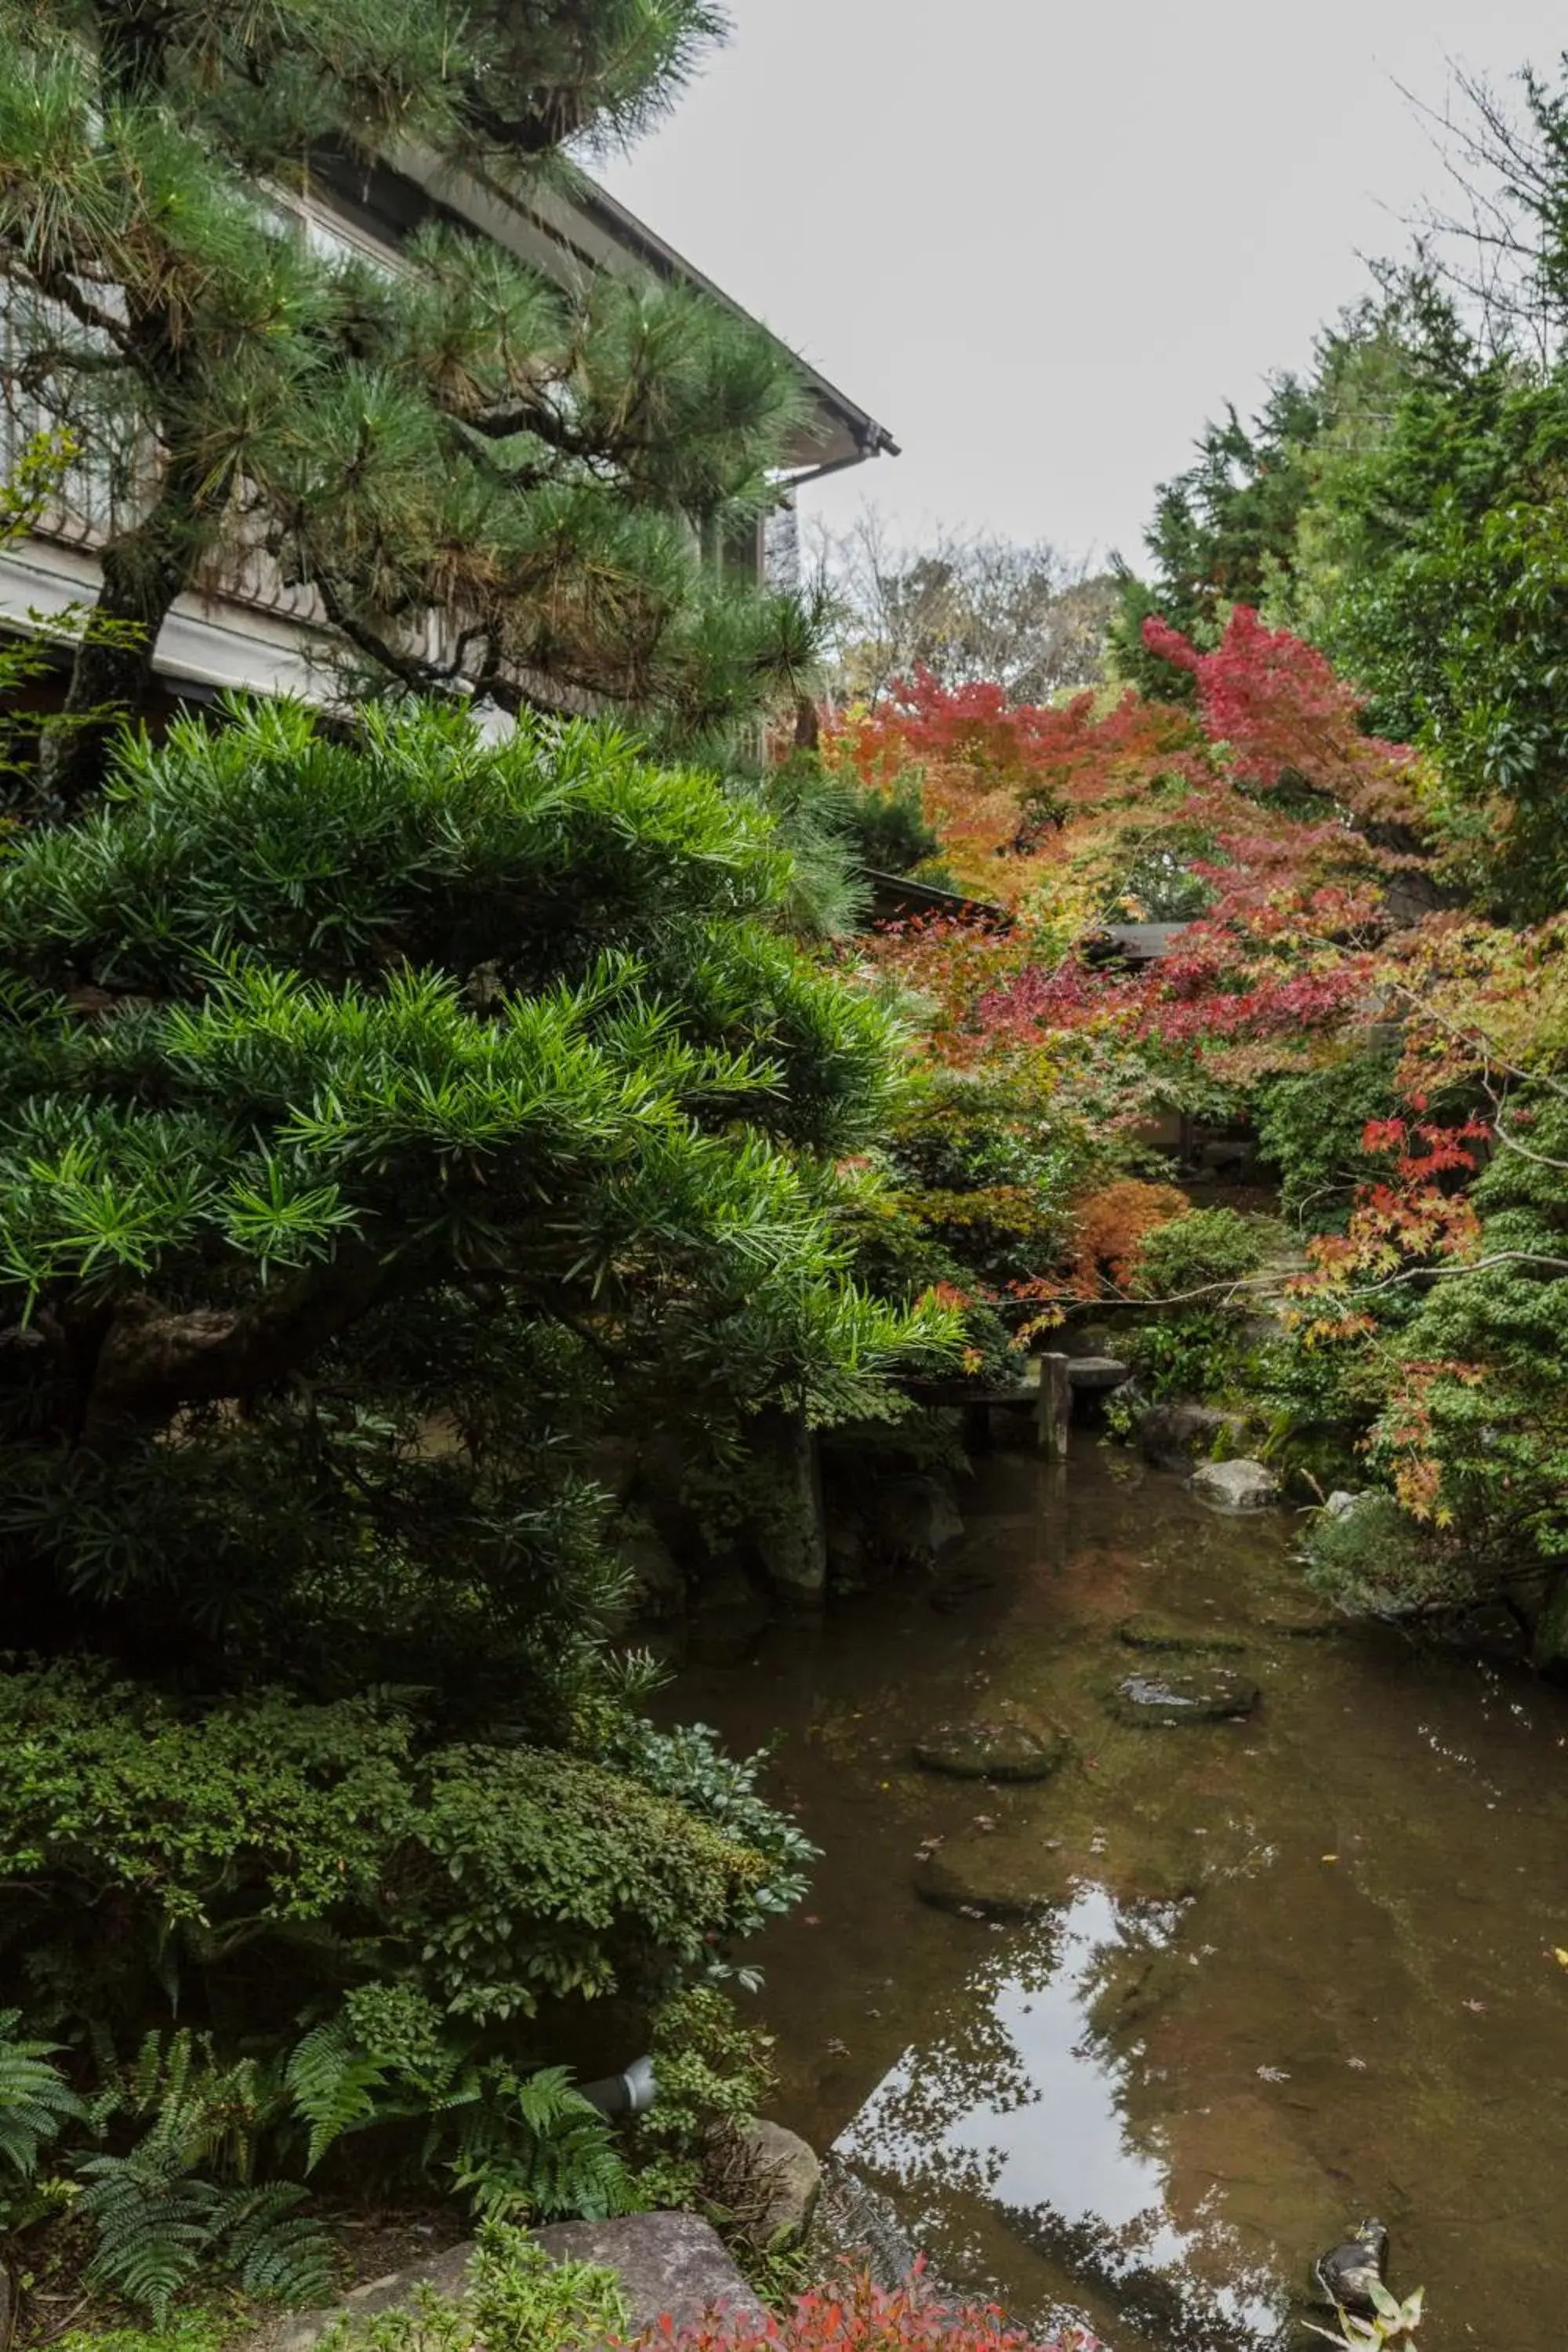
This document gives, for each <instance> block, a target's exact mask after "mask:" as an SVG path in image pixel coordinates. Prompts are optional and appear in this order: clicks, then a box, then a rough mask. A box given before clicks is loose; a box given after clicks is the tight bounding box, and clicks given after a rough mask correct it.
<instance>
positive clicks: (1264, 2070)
mask: <svg viewBox="0 0 1568 2352" xmlns="http://www.w3.org/2000/svg"><path fill="white" fill-rule="evenodd" d="M1289 2080H1290V2077H1289V2074H1288V2073H1287V2072H1286V2070H1285V2068H1284V2067H1283V2066H1259V2068H1258V2081H1259V2082H1260V2083H1288V2082H1289Z"/></svg>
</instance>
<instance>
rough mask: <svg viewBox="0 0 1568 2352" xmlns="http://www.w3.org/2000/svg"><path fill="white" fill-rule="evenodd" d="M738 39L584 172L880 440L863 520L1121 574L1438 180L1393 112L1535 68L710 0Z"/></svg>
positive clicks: (1150, 7) (858, 480) (1486, 25)
mask: <svg viewBox="0 0 1568 2352" xmlns="http://www.w3.org/2000/svg"><path fill="white" fill-rule="evenodd" d="M731 15H732V16H733V19H734V26H735V30H734V37H733V39H732V41H731V44H730V46H729V47H728V48H727V49H725V50H724V51H722V52H721V53H720V54H719V55H718V56H717V57H716V58H713V59H712V60H711V61H710V64H709V66H708V68H707V69H706V71H705V72H704V74H703V76H702V78H701V79H700V81H699V82H698V83H697V84H696V86H695V87H694V88H693V89H691V90H690V92H689V94H688V96H687V97H686V98H685V99H684V100H683V101H682V102H681V105H680V107H679V110H678V111H677V112H676V113H675V115H674V116H673V117H672V118H671V120H670V121H669V122H668V125H667V126H666V127H664V128H662V129H661V130H659V131H658V132H656V133H655V134H654V136H653V137H652V138H650V139H648V140H646V141H644V142H642V143H641V144H640V145H639V146H638V147H637V149H636V150H634V152H632V154H631V155H630V156H629V157H627V158H626V159H625V160H624V161H617V162H616V163H614V164H613V165H612V166H611V167H610V168H608V169H607V170H605V171H604V172H603V173H601V176H602V177H603V178H604V179H605V180H606V181H607V183H608V184H609V185H610V186H611V187H612V189H613V190H614V191H615V193H616V194H617V195H618V196H620V197H621V199H622V200H623V202H625V203H626V204H628V205H630V206H631V207H632V209H633V210H634V211H635V212H637V213H639V214H640V215H642V217H643V218H644V219H645V220H647V222H648V223H649V224H650V226H653V227H655V228H657V229H658V231H659V232H660V234H661V235H662V236H666V237H668V239H669V240H670V241H671V242H672V243H673V244H674V245H676V246H677V247H679V249H680V250H681V251H682V252H683V253H684V254H686V255H687V256H688V257H689V259H690V260H692V261H694V262H695V263H697V265H698V266H699V267H700V268H702V269H704V270H706V271H707V272H708V274H709V275H710V277H712V278H717V279H718V281H719V283H720V284H721V286H723V287H724V289H726V291H728V292H729V293H731V294H733V295H734V296H735V297H736V298H737V299H740V300H741V301H742V302H744V303H745V304H746V305H747V307H748V308H750V309H752V310H755V311H757V312H758V313H759V314H760V315H761V316H762V317H763V318H764V319H765V320H767V321H768V324H769V325H770V326H771V327H773V328H774V329H775V330H776V331H777V332H778V333H780V334H781V335H783V336H784V338H785V340H786V341H789V342H791V343H793V344H794V345H795V347H796V349H798V350H800V351H802V352H805V355H806V357H807V358H808V359H810V360H811V361H812V362H814V363H815V364H816V366H817V367H819V368H820V369H821V370H822V371H823V373H825V374H826V375H827V376H828V377H829V378H830V379H831V380H832V381H833V382H834V383H837V385H838V386H839V387H840V388H841V389H842V390H843V391H845V392H847V393H848V394H850V396H851V397H852V398H853V399H855V400H857V401H858V403H859V404H861V406H862V407H864V408H868V409H869V410H870V412H871V414H872V415H874V416H876V417H877V418H878V419H879V421H881V422H882V423H884V424H886V425H888V426H889V429H890V430H891V431H892V433H893V434H894V436H895V437H896V438H897V439H898V440H899V441H900V443H901V444H902V446H903V452H904V454H903V456H902V457H899V458H892V459H889V458H882V459H881V460H879V462H878V463H877V464H876V465H874V466H867V467H858V468H856V469H855V470H854V471H853V472H852V473H850V474H848V475H846V476H843V477H840V478H839V479H838V480H837V482H835V483H830V484H824V485H823V486H822V487H821V488H818V489H816V490H814V491H812V492H810V493H808V494H807V495H808V499H809V503H810V509H811V510H812V511H815V512H816V513H819V514H822V515H825V516H826V517H827V518H828V519H829V520H831V521H833V522H834V523H835V524H836V525H837V523H839V522H842V521H843V520H847V518H848V517H849V516H850V515H851V514H852V513H853V512H854V510H855V509H856V508H857V507H858V505H859V504H860V503H861V502H862V501H863V500H864V499H867V498H872V499H875V500H876V502H877V503H878V505H879V506H880V507H881V508H882V509H883V510H884V512H885V513H886V514H887V515H888V517H889V520H890V521H891V522H892V523H893V525H894V527H895V530H896V531H897V533H898V534H899V535H900V536H901V537H903V538H905V539H907V540H911V541H913V540H918V538H919V536H920V534H921V530H922V528H923V527H925V526H927V525H929V524H930V523H931V521H932V520H942V521H943V522H946V523H948V524H952V525H960V526H967V527H971V528H975V529H983V530H994V531H998V532H1002V533H1005V534H1006V535H1008V536H1010V537H1014V538H1018V539H1031V538H1036V537H1045V538H1051V539H1055V540H1056V541H1058V543H1061V544H1063V545H1065V546H1067V547H1069V548H1071V549H1073V550H1075V551H1080V552H1081V551H1088V550H1090V549H1093V550H1096V551H1099V552H1100V554H1103V553H1104V552H1105V551H1107V550H1109V549H1111V548H1120V549H1121V551H1123V552H1124V553H1126V554H1127V555H1129V556H1130V557H1131V558H1132V559H1133V560H1134V561H1136V560H1138V558H1139V557H1140V556H1141V553H1142V549H1141V544H1140V541H1141V533H1142V526H1143V524H1144V522H1145V520H1147V517H1148V514H1149V510H1150V506H1151V501H1152V490H1153V488H1154V485H1155V484H1156V483H1157V482H1158V481H1160V480H1162V479H1163V478H1166V477H1167V476H1169V475H1170V474H1172V473H1173V472H1176V471H1178V470H1179V469H1180V468H1181V467H1182V466H1183V465H1184V464H1185V463H1186V462H1187V457H1188V452H1189V448H1190V444H1191V441H1192V438H1193V436H1194V433H1196V432H1197V431H1198V429H1199V428H1200V426H1201V425H1202V423H1203V420H1204V418H1205V415H1213V414H1215V412H1216V411H1217V410H1219V409H1220V408H1221V407H1222V405H1223V404H1224V402H1225V401H1226V398H1227V397H1228V398H1232V399H1235V400H1236V401H1237V403H1238V404H1240V405H1241V406H1242V407H1243V408H1244V409H1245V408H1246V407H1247V405H1248V404H1251V403H1252V402H1253V401H1254V399H1255V398H1256V396H1257V394H1258V392H1259V390H1260V387H1261V381H1262V379H1263V378H1264V377H1265V376H1266V375H1267V374H1268V373H1269V372H1270V371H1271V370H1274V369H1278V368H1280V367H1289V366H1290V365H1292V364H1295V365H1300V363H1301V362H1303V361H1304V360H1305V359H1306V358H1307V356H1308V354H1309V352H1310V346H1311V340H1312V334H1313V331H1314V329H1315V328H1316V327H1317V325H1318V324H1319V322H1320V321H1321V320H1323V319H1325V318H1327V317H1329V316H1331V314H1332V313H1333V312H1335V311H1336V310H1338V309H1339V308H1340V307H1341V306H1342V304H1343V303H1345V302H1346V301H1349V300H1350V299H1352V298H1353V297H1354V296H1355V295H1356V294H1357V293H1358V292H1359V291H1360V290H1361V289H1362V288H1363V285H1364V283H1365V273H1364V270H1363V265H1362V263H1361V261H1360V260H1359V259H1358V255H1363V254H1379V253H1390V252H1394V251H1397V250H1399V249H1401V247H1403V246H1404V244H1405V231H1404V228H1403V226H1402V224H1403V223H1404V221H1405V219H1406V218H1407V217H1408V216H1409V215H1410V214H1411V212H1412V211H1413V209H1414V208H1415V205H1416V203H1417V201H1418V199H1419V198H1420V197H1421V196H1422V195H1423V194H1434V193H1436V192H1437V189H1438V186H1439V182H1440V167H1439V165H1438V163H1437V161H1436V156H1435V155H1434V153H1433V152H1432V149H1431V146H1430V143H1429V134H1428V132H1427V131H1425V130H1424V129H1423V127H1422V126H1421V124H1420V123H1419V122H1418V121H1416V120H1415V119H1414V118H1413V116H1412V113H1411V110H1410V109H1409V107H1408V106H1407V104H1406V102H1405V100H1404V98H1402V96H1401V95H1400V91H1399V89H1398V87H1397V85H1398V84H1401V83H1403V84H1405V86H1407V87H1409V88H1412V89H1415V90H1417V91H1418V92H1419V93H1420V94H1421V95H1422V96H1423V97H1424V98H1426V100H1429V101H1430V102H1432V103H1434V104H1436V105H1437V106H1439V107H1440V106H1441V105H1442V104H1443V102H1444V100H1445V94H1446V91H1447V83H1448V65H1447V61H1448V60H1449V59H1450V58H1456V59H1458V61H1460V62H1461V63H1462V64H1463V65H1465V66H1466V67H1467V68H1470V69H1472V70H1476V71H1479V72H1482V73H1485V74H1488V75H1489V76H1491V77H1493V78H1494V79H1498V80H1501V79H1506V77H1508V76H1509V75H1510V74H1511V73H1512V72H1513V71H1514V70H1515V69H1516V68H1518V67H1519V66H1520V65H1521V63H1522V62H1524V61H1525V60H1526V59H1529V60H1530V61H1531V62H1532V63H1533V64H1535V65H1537V66H1538V67H1542V68H1552V67H1554V65H1555V61H1556V59H1557V57H1558V54H1559V51H1560V50H1561V48H1562V47H1563V45H1564V43H1565V42H1568V17H1565V16H1564V15H1563V11H1562V10H1561V9H1560V8H1551V7H1548V6H1547V5H1544V0H1468V5H1460V0H1318V5H1317V6H1316V7H1315V8H1312V9H1306V8H1301V7H1286V6H1284V5H1281V0H1184V5H1169V0H1163V4H1162V5H1155V0H1119V5H1114V6H1110V5H1105V0H1098V5H1097V0H1079V5H1074V6H1067V5H1061V0H731Z"/></svg>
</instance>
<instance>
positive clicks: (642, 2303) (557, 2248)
mask: <svg viewBox="0 0 1568 2352" xmlns="http://www.w3.org/2000/svg"><path fill="white" fill-rule="evenodd" d="M533 2236H534V2238H535V2239H536V2241H537V2242H538V2243H539V2244H540V2245H541V2246H542V2247H543V2249H544V2251H545V2252H546V2253H547V2254H548V2255H549V2256H550V2257H551V2260H552V2262H557V2263H567V2262H572V2263H603V2264H604V2265H605V2268H607V2269H609V2270H613V2271H614V2272H615V2273H616V2277H617V2278H618V2280H619V2281H620V2287H621V2293H622V2294H623V2295H624V2296H625V2297H626V2308H627V2311H628V2312H629V2314H630V2318H631V2325H630V2328H629V2330H628V2333H629V2334H630V2335H632V2336H640V2335H641V2334H642V2333H643V2332H644V2330H645V2329H648V2328H656V2327H657V2326H658V2323H659V2321H660V2320H661V2319H662V2318H663V2317H664V2315H666V2313H668V2315H669V2316H670V2317H671V2319H672V2320H673V2321H674V2324H675V2329H676V2332H677V2334H679V2331H680V2330H681V2329H682V2328H683V2327H690V2326H695V2325H696V2323H697V2321H698V2320H700V2318H701V2316H702V2315H703V2313H704V2312H706V2311H709V2310H711V2309H714V2308H721V2309H723V2310H725V2311H729V2312H732V2313H734V2315H736V2316H737V2317H738V2318H742V2319H744V2320H746V2321H748V2322H750V2323H754V2324H757V2325H760V2324H761V2323H762V2320H763V2307H762V2305H761V2304H760V2303H759V2302H758V2301H757V2298H756V2296H755V2295H754V2294H752V2290H751V2288H750V2287H749V2286H748V2285H747V2284H746V2282H745V2280H744V2279H743V2278H742V2275H741V2273H740V2272H739V2271H738V2270H737V2269H736V2267H735V2265H734V2263H732V2262H731V2259H730V2257H729V2255H728V2254H727V2253H726V2252H725V2251H724V2247H723V2243H722V2241H721V2238H720V2236H719V2233H718V2231H716V2230H715V2229H714V2228H713V2226H712V2224H711V2223H710V2222H708V2221H702V2220H701V2219H700V2216H699V2215H697V2214H695V2213H627V2214H625V2215H623V2216H621V2217H620V2218H619V2219H617V2220H616V2221H557V2222H553V2223H552V2224H551V2226H550V2227H549V2228H548V2229H544V2230H536V2231H534V2232H533ZM473 2253H474V2242H473V2240H472V2239H465V2240H464V2242H463V2243H462V2244H461V2245H457V2246H449V2247H448V2248H447V2250H446V2252H444V2253H439V2254H433V2255H432V2256H431V2257H430V2259H429V2260H428V2261H427V2262H423V2263H414V2264H413V2265H412V2266H411V2267H410V2268H409V2269H407V2270H404V2271H394V2272H392V2273H390V2274H389V2275H388V2276H387V2277H385V2278H381V2279H373V2280H372V2281H371V2282H370V2284H368V2285H366V2286H361V2287H356V2288H355V2289H354V2290H353V2294H347V2295H345V2296H344V2297H343V2299H342V2302H341V2303H339V2304H336V2305H333V2306H332V2307H331V2309H330V2310H324V2311H300V2312H292V2313H287V2314H284V2315H281V2316H280V2317H279V2318H278V2319H276V2320H273V2321H271V2322H269V2323H268V2326H266V2327H264V2328H262V2329H260V2330H259V2331H258V2333H257V2334H256V2335H254V2336H249V2337H247V2339H246V2342H245V2345H244V2347H242V2352H312V2347H314V2346H315V2345H316V2344H318V2343H319V2342H320V2341H321V2337H322V2336H325V2335H326V2333H327V2331H328V2329H329V2328H331V2327H334V2326H337V2324H338V2323H339V2321H340V2320H347V2321H350V2322H358V2321H361V2320H371V2319H375V2318H378V2317H379V2316H380V2315H381V2314H382V2313H384V2312H388V2311H401V2310H405V2309H407V2308H408V2307H410V2306H411V2305H412V2304H413V2302H414V2300H415V2297H416V2294H417V2293H418V2291H419V2289H420V2288H421V2287H431V2288H434V2290H435V2291H436V2293H437V2294H441V2295H444V2296H446V2297H447V2298H448V2299H449V2300H451V2301H452V2302H461V2301H462V2300H463V2298H464V2296H465V2295H466V2294H467V2291H468V2264H469V2263H470V2262H471V2260H472V2259H473Z"/></svg>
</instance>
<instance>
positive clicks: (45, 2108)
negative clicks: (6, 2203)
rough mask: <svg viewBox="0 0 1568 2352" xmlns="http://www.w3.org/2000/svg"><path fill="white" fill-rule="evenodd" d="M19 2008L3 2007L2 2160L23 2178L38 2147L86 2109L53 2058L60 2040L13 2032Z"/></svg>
mask: <svg viewBox="0 0 1568 2352" xmlns="http://www.w3.org/2000/svg"><path fill="white" fill-rule="evenodd" d="M20 2022H21V2011H19V2010H16V2009H7V2010H0V2163H5V2164H8V2165H9V2166H10V2167H11V2168H12V2169H13V2171H16V2172H19V2173H20V2174H21V2175H22V2177H23V2179H30V2178H31V2176H32V2175H33V2173H34V2172H35V2171H36V2170H37V2162H38V2150H39V2148H40V2147H42V2146H43V2144H44V2142H45V2141H46V2140H49V2139H53V2138H54V2137H56V2135H57V2134H58V2131H59V2128H60V2126H61V2125H62V2124H63V2123H64V2122H65V2121H66V2120H67V2119H68V2117H70V2116H84V2115H85V2114H86V2109H85V2108H84V2107H83V2105H82V2103H81V2101H80V2100H79V2098H78V2097H77V2095H76V2093H75V2092H74V2091H73V2090H72V2089H71V2087H70V2085H69V2084H68V2082H67V2081H66V2079H65V2077H64V2075H63V2074H61V2073H60V2071H59V2069H58V2067H57V2066H54V2065H51V2064H50V2063H49V2062H50V2060H51V2058H52V2057H53V2056H54V2054H55V2052H56V2051H57V2050H58V2048H59V2044H58V2042H23V2041H18V2040H16V2038H15V2036H16V2027H17V2026H18V2025H19V2024H20Z"/></svg>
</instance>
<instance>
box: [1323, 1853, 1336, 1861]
mask: <svg viewBox="0 0 1568 2352" xmlns="http://www.w3.org/2000/svg"><path fill="white" fill-rule="evenodd" d="M1320 1858H1321V1860H1322V1861H1324V1862H1338V1860H1339V1855H1338V1854H1337V1853H1325V1854H1323V1855H1322V1856H1321V1857H1320Z"/></svg>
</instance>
